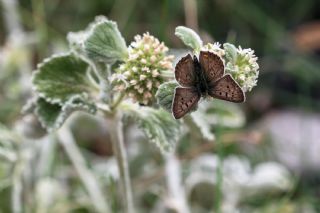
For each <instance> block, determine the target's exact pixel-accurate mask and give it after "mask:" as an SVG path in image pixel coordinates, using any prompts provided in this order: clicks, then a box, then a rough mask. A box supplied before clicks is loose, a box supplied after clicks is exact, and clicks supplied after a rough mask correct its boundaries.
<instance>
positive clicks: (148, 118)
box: [128, 107, 180, 153]
mask: <svg viewBox="0 0 320 213" xmlns="http://www.w3.org/2000/svg"><path fill="white" fill-rule="evenodd" d="M128 116H133V118H134V119H135V120H137V122H138V126H139V127H140V128H141V130H142V131H144V133H145V135H146V136H147V138H148V139H149V141H150V142H152V143H155V144H156V145H157V146H158V147H159V148H160V150H161V151H162V152H163V153H166V152H171V151H173V150H174V148H175V146H176V143H177V141H178V139H179V137H180V122H179V121H177V120H175V119H174V118H173V116H172V115H171V113H168V112H166V111H165V110H163V109H154V108H151V107H139V108H135V109H132V110H130V113H128Z"/></svg>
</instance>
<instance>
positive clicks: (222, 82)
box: [208, 74, 245, 103]
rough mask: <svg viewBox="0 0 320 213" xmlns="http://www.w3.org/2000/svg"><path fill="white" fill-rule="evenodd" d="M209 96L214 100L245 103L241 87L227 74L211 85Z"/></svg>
mask: <svg viewBox="0 0 320 213" xmlns="http://www.w3.org/2000/svg"><path fill="white" fill-rule="evenodd" d="M208 94H209V95H210V96H212V97H214V98H219V99H222V100H226V101H231V102H236V103H240V102H244V100H245V95H244V92H243V91H242V89H241V87H240V86H239V85H238V84H237V83H236V82H235V80H233V78H232V77H231V75H229V74H227V75H225V76H223V77H222V78H221V79H219V80H218V81H216V82H215V83H213V84H210V85H209V91H208Z"/></svg>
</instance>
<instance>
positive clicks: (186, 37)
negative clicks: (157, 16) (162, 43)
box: [175, 26, 202, 51]
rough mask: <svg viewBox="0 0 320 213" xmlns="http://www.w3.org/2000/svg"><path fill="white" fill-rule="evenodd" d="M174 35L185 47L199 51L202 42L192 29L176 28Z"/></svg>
mask: <svg viewBox="0 0 320 213" xmlns="http://www.w3.org/2000/svg"><path fill="white" fill-rule="evenodd" d="M175 35H176V36H178V37H179V38H180V39H181V41H182V42H183V43H184V44H185V45H187V46H189V47H191V48H192V49H193V50H195V51H200V49H201V47H202V40H201V38H200V37H199V35H198V34H197V33H196V32H194V31H193V30H192V29H190V28H187V27H183V26H179V27H176V31H175Z"/></svg>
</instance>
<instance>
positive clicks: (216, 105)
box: [201, 100, 246, 128]
mask: <svg viewBox="0 0 320 213" xmlns="http://www.w3.org/2000/svg"><path fill="white" fill-rule="evenodd" d="M201 110H202V111H203V112H205V113H206V120H207V121H208V122H209V123H210V124H211V125H220V126H223V127H228V128H240V127H242V126H243V125H244V124H245V122H246V120H245V115H244V113H243V111H242V110H241V108H240V107H239V105H237V104H235V103H230V102H226V101H220V100H214V101H211V102H204V103H203V104H202V108H201Z"/></svg>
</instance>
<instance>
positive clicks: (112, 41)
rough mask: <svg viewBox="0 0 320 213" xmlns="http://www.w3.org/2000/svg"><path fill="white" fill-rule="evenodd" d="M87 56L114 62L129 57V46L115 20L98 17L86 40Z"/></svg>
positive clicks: (96, 59) (101, 60) (95, 59)
mask: <svg viewBox="0 0 320 213" xmlns="http://www.w3.org/2000/svg"><path fill="white" fill-rule="evenodd" d="M84 49H85V52H86V54H87V56H88V57H89V58H90V59H92V60H94V61H100V62H106V63H113V62H115V61H117V60H123V59H125V58H126V57H127V54H128V52H127V46H126V42H125V40H124V38H123V37H122V35H121V33H120V31H119V30H118V26H117V24H116V23H115V22H113V21H110V20H108V19H106V18H105V17H98V18H97V21H96V23H94V24H92V27H91V29H90V31H89V32H88V35H87V38H86V39H85V41H84Z"/></svg>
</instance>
